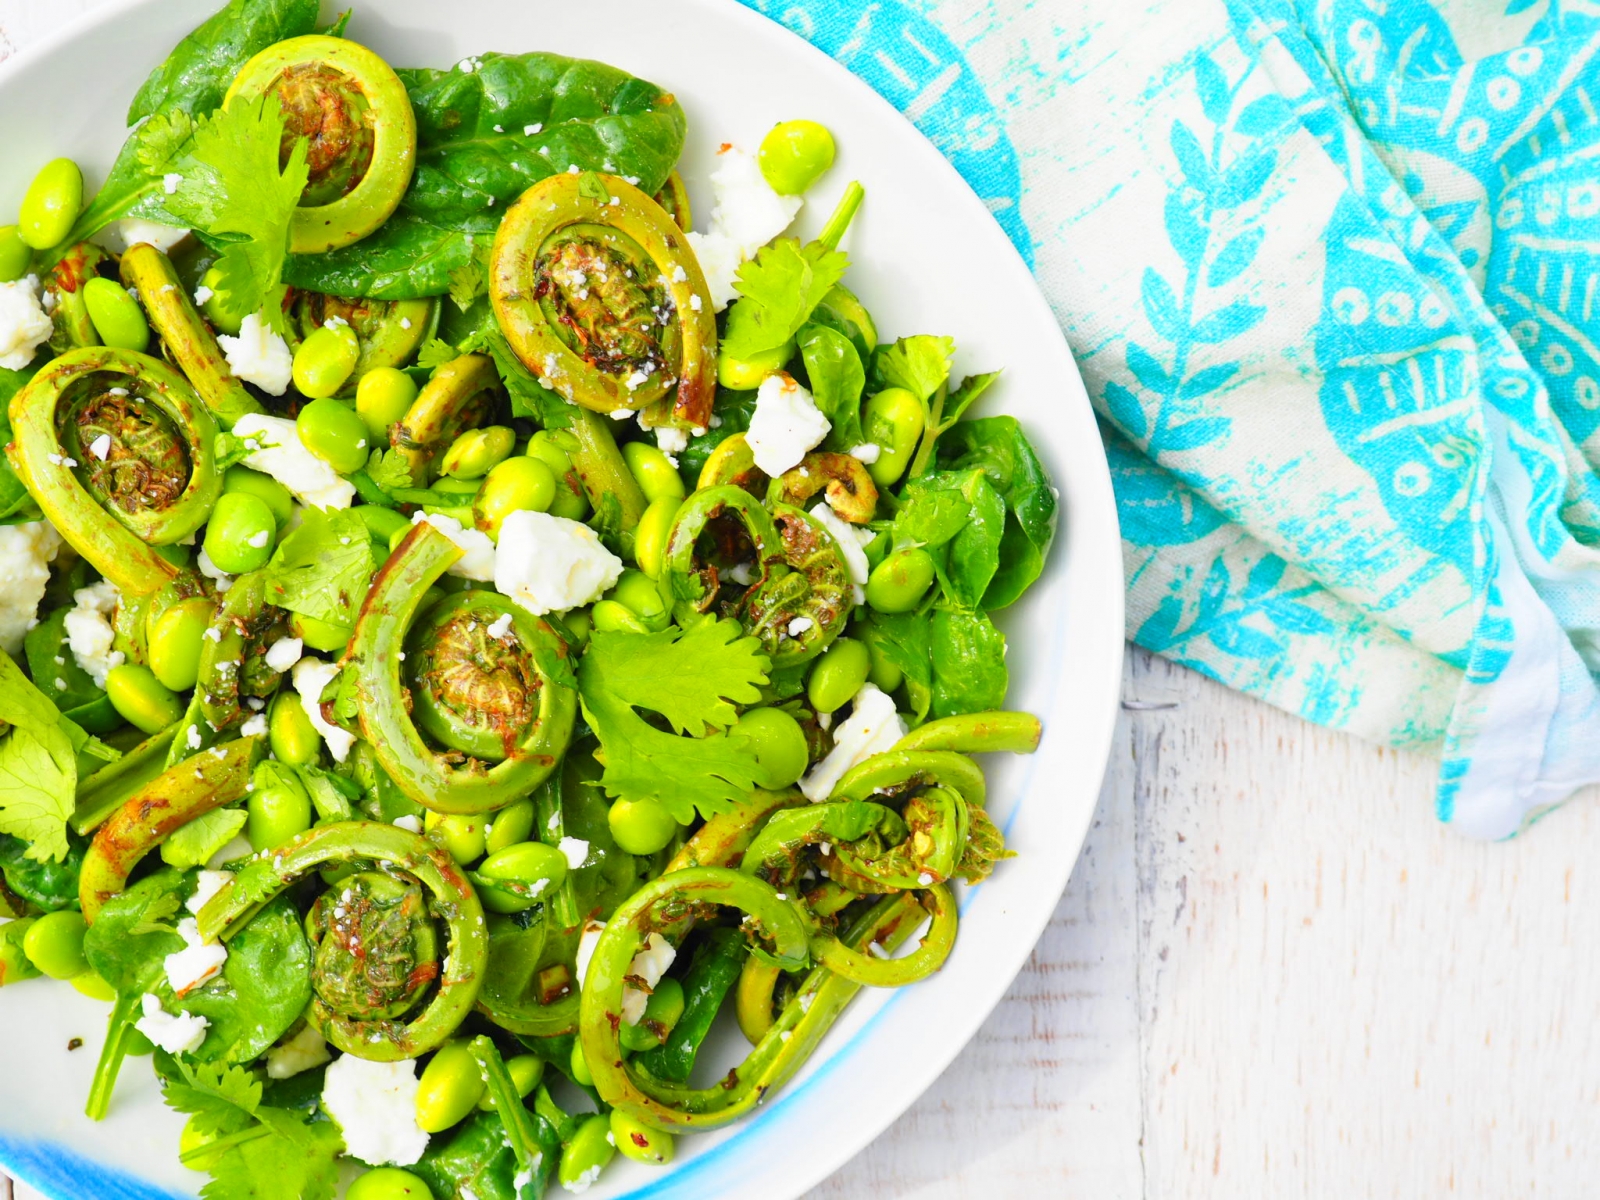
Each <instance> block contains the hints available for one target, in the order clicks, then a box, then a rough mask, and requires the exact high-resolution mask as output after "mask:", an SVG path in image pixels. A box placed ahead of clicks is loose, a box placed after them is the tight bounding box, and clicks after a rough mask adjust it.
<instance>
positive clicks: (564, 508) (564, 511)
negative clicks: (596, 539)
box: [527, 429, 589, 521]
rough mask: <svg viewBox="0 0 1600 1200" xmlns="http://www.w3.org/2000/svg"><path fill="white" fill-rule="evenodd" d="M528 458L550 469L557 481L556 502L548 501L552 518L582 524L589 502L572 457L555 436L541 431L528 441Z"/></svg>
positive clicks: (545, 430)
mask: <svg viewBox="0 0 1600 1200" xmlns="http://www.w3.org/2000/svg"><path fill="white" fill-rule="evenodd" d="M527 455H528V457H529V458H537V459H538V460H539V461H540V462H542V463H544V465H545V466H547V467H549V468H550V470H551V471H552V472H553V473H554V475H555V477H556V498H555V499H554V500H553V501H551V503H550V508H549V512H550V514H551V515H552V516H557V517H565V518H567V520H569V521H578V520H582V518H583V516H584V514H585V513H587V512H588V511H589V498H588V497H587V496H585V495H584V494H583V488H582V487H581V486H580V485H579V484H578V481H577V478H576V476H575V475H574V474H573V470H572V455H571V454H569V453H567V451H566V449H565V448H564V447H563V446H562V445H561V443H560V442H559V441H557V440H556V435H555V434H552V433H551V432H550V431H549V430H547V429H541V430H539V432H537V433H535V434H534V435H533V436H532V437H531V438H529V439H528V450H527Z"/></svg>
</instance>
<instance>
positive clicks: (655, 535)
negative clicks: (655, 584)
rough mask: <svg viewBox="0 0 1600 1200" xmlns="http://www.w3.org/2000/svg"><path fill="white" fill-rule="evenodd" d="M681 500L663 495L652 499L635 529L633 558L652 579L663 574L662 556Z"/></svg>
mask: <svg viewBox="0 0 1600 1200" xmlns="http://www.w3.org/2000/svg"><path fill="white" fill-rule="evenodd" d="M680 507H682V503H681V501H679V500H676V499H674V498H673V497H671V496H663V497H661V499H659V500H652V501H650V505H649V507H647V508H646V509H645V510H644V515H643V516H641V517H640V518H639V524H638V525H636V526H635V527H634V530H633V560H634V562H636V563H638V564H639V569H640V570H641V571H643V572H644V573H645V574H646V575H648V576H649V577H650V578H651V579H657V578H659V577H660V575H661V558H662V556H663V555H664V554H665V553H666V551H667V535H668V534H670V533H671V532H672V522H673V521H674V520H676V519H677V516H678V509H679V508H680Z"/></svg>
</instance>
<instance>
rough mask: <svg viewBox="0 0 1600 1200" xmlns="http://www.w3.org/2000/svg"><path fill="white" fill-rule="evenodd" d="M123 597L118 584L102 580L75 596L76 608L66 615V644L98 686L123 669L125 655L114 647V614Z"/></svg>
mask: <svg viewBox="0 0 1600 1200" xmlns="http://www.w3.org/2000/svg"><path fill="white" fill-rule="evenodd" d="M120 598H121V597H120V596H119V594H118V592H117V585H116V584H114V583H112V582H111V581H110V580H109V579H102V580H100V581H99V582H98V583H92V584H90V585H89V586H88V587H83V588H79V589H78V590H77V591H75V592H73V593H72V602H73V608H72V610H71V611H70V612H68V613H67V616H66V622H65V624H66V630H67V645H69V646H71V647H72V657H73V658H74V659H75V660H76V661H77V664H78V666H80V667H82V668H83V669H84V670H85V671H87V672H88V673H89V675H90V677H91V678H92V679H93V680H94V685H95V687H104V686H105V685H106V676H107V675H108V674H109V673H110V672H111V669H112V668H113V667H117V666H120V665H121V664H122V660H123V657H124V656H123V653H122V651H120V650H113V649H112V648H111V643H112V641H113V640H114V639H115V638H116V634H115V632H114V631H113V630H112V628H111V614H112V613H114V612H115V611H116V609H117V601H118V600H119V599H120Z"/></svg>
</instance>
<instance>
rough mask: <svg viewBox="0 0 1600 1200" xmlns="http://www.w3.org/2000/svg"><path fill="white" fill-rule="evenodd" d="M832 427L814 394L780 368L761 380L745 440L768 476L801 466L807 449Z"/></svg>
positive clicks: (757, 462) (826, 434) (815, 443)
mask: <svg viewBox="0 0 1600 1200" xmlns="http://www.w3.org/2000/svg"><path fill="white" fill-rule="evenodd" d="M831 428H833V425H832V423H831V422H829V420H828V418H827V417H825V416H823V415H822V410H821V409H819V408H818V407H817V405H816V401H814V400H812V398H811V393H810V392H808V391H806V389H805V388H803V387H801V386H800V385H799V384H798V383H796V382H795V381H794V380H793V379H792V378H791V377H790V376H788V375H786V374H784V373H783V372H782V371H778V372H776V373H774V374H772V375H768V376H767V377H766V378H765V379H763V380H762V381H761V387H760V389H759V390H758V391H757V392H756V410H755V412H754V413H752V414H751V417H750V429H749V431H748V432H746V434H745V440H746V441H747V442H749V443H750V452H751V454H753V455H754V456H755V460H756V466H758V467H760V468H761V469H762V470H763V471H765V472H766V473H767V474H768V475H782V474H783V473H784V472H785V471H787V470H789V469H790V468H791V467H794V466H798V465H799V463H800V460H801V459H802V458H804V457H805V456H806V451H808V450H810V449H811V448H812V447H813V446H815V445H817V444H818V443H819V442H821V441H822V439H823V438H825V437H827V436H828V430H829V429H831Z"/></svg>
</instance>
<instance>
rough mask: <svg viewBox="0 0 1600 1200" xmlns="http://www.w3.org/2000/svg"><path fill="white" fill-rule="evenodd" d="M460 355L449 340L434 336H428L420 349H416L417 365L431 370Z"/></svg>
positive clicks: (453, 360) (452, 360)
mask: <svg viewBox="0 0 1600 1200" xmlns="http://www.w3.org/2000/svg"><path fill="white" fill-rule="evenodd" d="M460 357H461V351H460V350H457V349H456V348H455V347H454V346H452V345H451V344H450V343H449V342H446V341H443V340H442V339H440V338H436V337H435V338H429V339H428V340H427V341H425V342H423V343H422V349H421V350H418V351H417V366H419V367H426V368H427V369H428V370H430V371H432V370H435V369H436V368H438V367H442V366H444V365H445V363H452V362H455V360H456V359H458V358H460Z"/></svg>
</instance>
